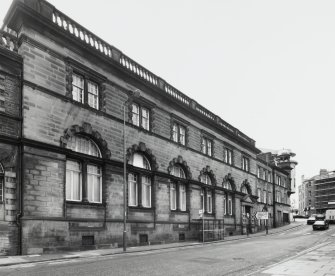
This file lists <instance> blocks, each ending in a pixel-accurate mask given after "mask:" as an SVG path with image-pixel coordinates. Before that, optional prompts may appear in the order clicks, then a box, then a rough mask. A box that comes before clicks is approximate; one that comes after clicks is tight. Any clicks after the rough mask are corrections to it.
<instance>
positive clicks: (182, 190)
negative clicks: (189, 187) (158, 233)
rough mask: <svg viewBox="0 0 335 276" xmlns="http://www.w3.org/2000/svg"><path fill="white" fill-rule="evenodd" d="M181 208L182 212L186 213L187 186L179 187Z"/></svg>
mask: <svg viewBox="0 0 335 276" xmlns="http://www.w3.org/2000/svg"><path fill="white" fill-rule="evenodd" d="M179 207H180V210H181V211H186V186H185V185H184V184H181V185H179Z"/></svg>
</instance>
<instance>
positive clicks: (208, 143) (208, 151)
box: [207, 140, 212, 156]
mask: <svg viewBox="0 0 335 276" xmlns="http://www.w3.org/2000/svg"><path fill="white" fill-rule="evenodd" d="M207 154H208V155H209V156H212V141H210V140H207Z"/></svg>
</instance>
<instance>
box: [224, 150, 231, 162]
mask: <svg viewBox="0 0 335 276" xmlns="http://www.w3.org/2000/svg"><path fill="white" fill-rule="evenodd" d="M224 162H225V163H227V164H229V165H232V164H233V151H232V150H231V149H228V148H225V149H224Z"/></svg>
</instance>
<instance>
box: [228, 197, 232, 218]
mask: <svg viewBox="0 0 335 276" xmlns="http://www.w3.org/2000/svg"><path fill="white" fill-rule="evenodd" d="M228 214H229V215H232V214H233V204H232V200H231V198H229V199H228Z"/></svg>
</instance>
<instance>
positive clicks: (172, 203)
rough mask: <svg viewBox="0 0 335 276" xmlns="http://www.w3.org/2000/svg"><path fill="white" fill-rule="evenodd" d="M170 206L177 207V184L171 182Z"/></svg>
mask: <svg viewBox="0 0 335 276" xmlns="http://www.w3.org/2000/svg"><path fill="white" fill-rule="evenodd" d="M170 208H171V210H176V209H177V197H176V184H170Z"/></svg>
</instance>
